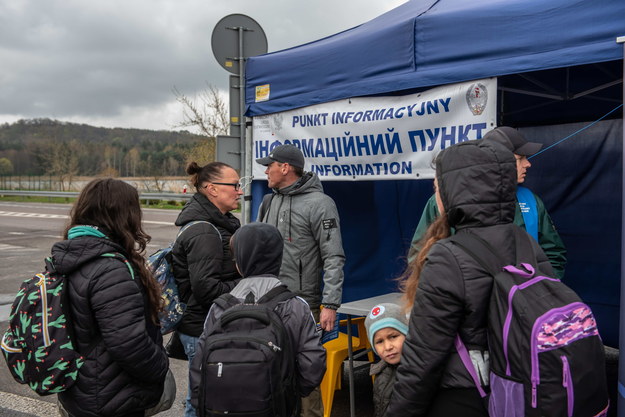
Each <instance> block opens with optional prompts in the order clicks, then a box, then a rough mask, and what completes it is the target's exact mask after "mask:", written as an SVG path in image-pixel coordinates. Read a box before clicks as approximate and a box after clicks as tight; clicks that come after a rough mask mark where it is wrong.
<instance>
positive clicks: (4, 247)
mask: <svg viewBox="0 0 625 417" xmlns="http://www.w3.org/2000/svg"><path fill="white" fill-rule="evenodd" d="M36 250H37V249H36V248H27V247H24V246H16V245H9V244H6V243H0V251H21V252H33V251H36Z"/></svg>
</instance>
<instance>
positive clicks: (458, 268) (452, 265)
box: [387, 140, 553, 417]
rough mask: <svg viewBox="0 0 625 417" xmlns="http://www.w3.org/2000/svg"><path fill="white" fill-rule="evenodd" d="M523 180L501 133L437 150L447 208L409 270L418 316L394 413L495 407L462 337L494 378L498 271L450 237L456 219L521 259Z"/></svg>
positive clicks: (468, 415) (410, 304)
mask: <svg viewBox="0 0 625 417" xmlns="http://www.w3.org/2000/svg"><path fill="white" fill-rule="evenodd" d="M516 183H517V170H516V161H515V158H514V155H513V154H512V152H510V151H509V150H508V149H507V148H506V147H505V146H503V145H501V144H499V143H496V142H494V141H483V140H482V141H469V142H463V143H460V144H457V145H454V146H451V147H449V148H447V149H445V150H444V151H442V152H441V153H440V154H439V155H438V157H437V158H436V178H435V181H434V185H435V191H436V192H435V198H436V203H437V206H438V208H439V211H440V212H441V213H442V214H441V215H440V216H438V217H437V218H436V220H435V221H434V223H432V224H431V225H430V227H429V228H428V229H427V232H426V234H425V238H424V239H425V240H424V244H423V248H422V250H421V251H420V252H419V254H418V256H417V258H416V259H414V260H413V261H412V262H410V264H409V266H408V270H407V271H406V273H405V277H406V279H405V281H403V285H402V289H403V291H404V296H403V297H404V301H405V303H406V305H407V308H408V309H411V314H410V322H409V326H408V335H407V336H406V340H405V342H404V346H403V349H402V359H401V362H400V364H399V368H398V369H397V382H396V383H395V386H394V388H393V393H392V395H391V401H390V404H389V406H388V409H387V415H389V416H428V417H435V416H440V417H448V416H463V417H473V416H484V417H486V416H487V415H488V412H487V410H486V408H485V405H484V402H483V400H482V398H481V397H480V395H479V393H478V390H477V387H476V385H475V383H474V381H473V380H472V378H471V376H470V374H469V372H468V371H467V369H466V368H465V367H464V366H463V363H462V361H461V359H460V357H459V355H458V353H457V352H456V350H455V348H454V340H455V338H456V335H460V337H461V339H462V340H463V341H464V343H465V345H466V347H467V349H469V351H470V355H471V358H472V361H473V364H474V366H475V368H476V369H478V370H479V374H480V375H481V376H482V383H483V384H484V385H488V381H487V380H486V378H487V376H488V364H487V361H486V358H485V356H484V354H485V353H486V352H487V350H488V348H487V340H486V313H487V310H488V303H489V295H490V290H491V286H492V277H491V276H490V275H488V274H487V272H486V271H484V268H483V267H481V266H480V265H479V264H478V263H477V261H475V260H474V259H473V258H472V257H471V256H470V255H468V254H467V253H466V252H465V251H464V250H463V249H461V248H460V247H459V246H457V245H454V244H453V243H452V242H450V241H449V239H446V238H447V237H448V236H449V230H450V227H453V228H454V229H455V230H456V233H457V234H461V233H473V234H475V235H477V236H479V237H481V238H482V239H485V240H486V241H488V242H489V243H490V244H491V245H493V246H494V247H495V248H497V249H498V250H499V256H500V257H501V260H502V262H503V263H504V264H509V263H515V261H516V259H515V257H516V252H515V239H514V229H515V228H518V226H516V225H514V224H513V223H512V221H513V219H514V210H515V200H516V196H515V193H516ZM530 241H531V242H532V245H533V250H534V253H535V255H536V258H537V260H538V265H539V267H540V268H541V270H543V271H544V272H545V273H552V272H553V271H552V268H551V265H550V264H549V261H548V259H547V257H546V256H545V254H544V253H543V251H542V250H541V249H540V247H539V245H538V243H537V242H535V241H534V240H533V239H530Z"/></svg>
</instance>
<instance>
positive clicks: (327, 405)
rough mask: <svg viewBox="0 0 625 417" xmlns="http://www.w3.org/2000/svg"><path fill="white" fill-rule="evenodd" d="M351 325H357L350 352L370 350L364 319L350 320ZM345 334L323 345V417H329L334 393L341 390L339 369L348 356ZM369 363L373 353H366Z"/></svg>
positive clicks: (345, 323) (342, 324)
mask: <svg viewBox="0 0 625 417" xmlns="http://www.w3.org/2000/svg"><path fill="white" fill-rule="evenodd" d="M339 324H340V325H341V326H346V325H347V320H341V321H340V323H339ZM352 325H357V329H358V330H357V334H356V335H354V336H352V351H353V352H356V351H358V350H362V349H369V348H371V344H370V343H369V339H367V332H366V330H365V318H364V317H357V318H354V319H352ZM347 338H348V336H347V334H346V333H343V332H339V336H338V337H337V338H336V339H333V340H330V341H329V342H326V343H324V345H323V347H324V348H325V349H326V373H325V375H324V377H323V380H322V381H321V400H322V402H323V417H330V414H331V412H332V402H333V401H334V391H335V390H337V389H340V388H341V376H342V374H341V369H342V365H343V362H344V361H345V359H347V357H348V356H349V352H348V346H347V340H348V339H347ZM367 356H368V359H369V362H373V361H374V357H373V352H369V353H368V355H367Z"/></svg>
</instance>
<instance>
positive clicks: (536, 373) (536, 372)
mask: <svg viewBox="0 0 625 417" xmlns="http://www.w3.org/2000/svg"><path fill="white" fill-rule="evenodd" d="M543 278H544V277H543ZM584 306H585V304H584V303H582V302H579V301H577V302H574V303H571V304H567V305H565V306H562V307H560V308H556V309H552V310H549V311H547V312H546V313H545V314H543V315H542V316H540V317H538V318H537V319H536V321H535V322H534V327H533V328H532V337H531V339H530V340H531V343H532V346H531V363H532V376H531V381H532V408H536V393H535V392H534V391H535V390H536V386H537V385H539V384H540V369H539V364H538V341H537V340H536V339H537V336H538V331H539V330H540V326H541V325H542V324H543V323H544V322H545V321H547V320H548V319H550V318H551V316H554V315H557V314H561V313H562V312H565V311H569V310H572V309H574V308H576V307H584Z"/></svg>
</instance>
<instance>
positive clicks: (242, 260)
mask: <svg viewBox="0 0 625 417" xmlns="http://www.w3.org/2000/svg"><path fill="white" fill-rule="evenodd" d="M232 242H233V244H232V253H233V254H234V260H235V262H236V264H237V267H238V268H239V271H240V272H241V275H242V276H243V277H250V276H253V275H275V276H278V274H279V273H280V265H281V264H282V248H283V245H284V243H283V240H282V235H280V232H279V231H278V229H277V228H276V227H275V226H272V225H270V224H267V223H250V224H246V225H245V226H243V227H241V228H240V229H239V230H237V231H236V233H235V234H234V235H232Z"/></svg>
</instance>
